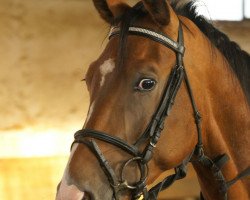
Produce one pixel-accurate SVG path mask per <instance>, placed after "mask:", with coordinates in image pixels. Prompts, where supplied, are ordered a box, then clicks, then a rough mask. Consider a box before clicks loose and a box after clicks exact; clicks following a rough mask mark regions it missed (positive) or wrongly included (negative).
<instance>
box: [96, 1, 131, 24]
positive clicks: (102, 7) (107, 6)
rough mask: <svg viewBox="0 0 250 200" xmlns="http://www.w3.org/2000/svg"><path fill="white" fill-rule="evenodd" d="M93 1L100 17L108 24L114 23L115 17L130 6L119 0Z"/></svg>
mask: <svg viewBox="0 0 250 200" xmlns="http://www.w3.org/2000/svg"><path fill="white" fill-rule="evenodd" d="M93 3H94V6H95V8H96V10H97V11H98V12H99V14H100V16H101V18H102V19H104V20H105V21H106V22H108V23H109V24H112V23H114V20H115V19H116V18H117V17H119V16H121V15H123V14H124V12H125V11H126V10H128V9H129V8H130V6H129V5H127V4H126V3H124V2H122V1H120V0H93Z"/></svg>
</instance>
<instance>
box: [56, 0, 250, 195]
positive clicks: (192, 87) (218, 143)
mask: <svg viewBox="0 0 250 200" xmlns="http://www.w3.org/2000/svg"><path fill="white" fill-rule="evenodd" d="M93 3H94V5H95V8H96V9H97V11H98V12H99V14H100V16H101V18H102V19H103V20H104V21H105V22H107V23H108V24H109V25H110V26H111V31H110V34H109V41H108V43H107V45H106V47H105V49H104V51H103V52H102V54H101V55H100V56H99V57H98V58H97V60H95V61H94V62H93V63H92V64H91V65H90V66H89V68H88V71H87V74H86V78H85V82H86V85H87V88H88V91H89V94H90V106H89V110H88V115H87V118H86V121H85V123H84V127H83V129H81V130H79V131H77V132H76V134H75V139H74V142H73V144H72V147H71V154H70V157H69V161H68V164H67V166H66V169H65V172H64V175H63V177H62V180H61V182H60V183H59V185H58V188H57V195H56V199H57V200H69V199H71V200H78V199H94V200H110V199H117V200H118V199H121V200H123V199H145V200H151V199H157V196H158V194H159V192H160V191H162V190H163V189H165V188H167V187H169V186H170V185H171V184H172V183H173V182H174V181H176V180H179V179H182V178H184V177H185V175H186V173H187V170H186V166H187V164H188V163H191V164H192V166H193V167H194V169H195V172H196V174H197V177H198V181H199V184H200V188H201V196H200V198H201V199H206V200H221V199H223V200H226V199H229V200H233V199H237V200H247V199H250V179H249V174H250V168H249V166H250V156H249V155H250V148H249V147H250V109H249V105H250V56H249V54H248V53H247V52H245V51H243V50H241V49H240V47H239V45H237V44H236V43H235V42H232V41H231V40H230V39H229V38H228V37H227V35H226V34H224V33H222V32H221V31H219V30H218V29H217V28H215V27H214V26H213V25H212V23H210V22H209V21H208V20H206V19H205V18H204V17H203V16H200V15H199V14H197V12H196V4H195V1H192V0H187V1H177V0H169V1H165V0H154V1H153V0H142V1H139V2H138V3H137V4H135V5H134V6H130V5H128V4H127V3H126V2H124V1H117V0H106V1H105V0H93ZM169 169H174V170H175V173H174V174H172V175H169V176H167V177H166V178H165V179H164V180H163V181H162V182H160V183H157V184H156V185H155V186H153V187H152V188H149V185H150V184H152V183H153V182H154V181H155V180H156V178H157V177H159V176H160V175H161V174H162V173H164V172H165V171H167V170H169Z"/></svg>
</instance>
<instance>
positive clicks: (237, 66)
mask: <svg viewBox="0 0 250 200" xmlns="http://www.w3.org/2000/svg"><path fill="white" fill-rule="evenodd" d="M171 6H172V7H173V9H174V10H175V12H176V13H177V14H179V15H182V16H185V17H187V18H189V19H190V20H191V21H193V22H194V23H195V24H196V25H197V26H198V27H199V29H200V30H201V31H202V32H203V33H204V34H205V35H206V36H207V37H208V38H209V40H210V41H211V43H212V44H213V45H214V46H215V47H216V48H217V49H219V50H220V52H221V53H222V54H223V55H224V56H225V58H226V59H227V61H228V63H229V64H230V67H231V68H232V70H233V71H234V73H235V74H236V76H237V77H238V79H239V81H240V83H241V86H242V88H243V90H244V92H245V95H246V97H247V100H248V103H249V104H250V55H249V54H248V53H247V52H246V51H244V50H242V49H241V48H240V46H239V45H238V44H237V43H235V42H233V41H231V40H230V39H229V38H228V36H227V35H226V34H224V33H222V32H221V31H219V30H218V29H217V28H215V27H214V26H213V25H212V24H211V23H210V22H209V21H208V20H207V19H205V17H203V16H200V15H198V14H197V12H196V10H197V6H195V1H189V2H188V3H187V4H185V5H182V6H181V7H178V1H173V2H172V3H171Z"/></svg>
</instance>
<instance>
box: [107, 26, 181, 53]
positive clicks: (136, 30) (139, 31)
mask: <svg viewBox="0 0 250 200" xmlns="http://www.w3.org/2000/svg"><path fill="white" fill-rule="evenodd" d="M120 31H121V29H120V27H117V26H114V27H111V29H110V33H109V39H111V37H113V36H115V35H118V34H119V33H120ZM128 31H129V33H130V35H139V36H143V37H145V36H146V37H148V38H150V39H151V40H154V41H156V42H159V43H161V44H163V45H164V46H166V47H168V48H171V49H172V50H174V51H176V52H178V53H180V54H182V55H183V54H184V51H185V48H184V46H183V45H182V44H179V43H178V42H175V41H174V40H172V39H170V38H169V37H168V36H167V35H165V34H163V33H158V32H155V31H152V30H149V29H145V28H141V27H135V26H131V27H129V29H128Z"/></svg>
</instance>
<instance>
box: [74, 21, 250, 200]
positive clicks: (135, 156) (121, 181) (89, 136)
mask: <svg viewBox="0 0 250 200" xmlns="http://www.w3.org/2000/svg"><path fill="white" fill-rule="evenodd" d="M128 33H129V34H130V35H138V36H142V37H146V38H149V39H151V40H154V41H156V42H159V43H161V44H162V45H164V46H166V47H167V48H170V49H172V50H173V51H174V52H175V53H176V65H175V66H174V67H173V68H172V70H171V72H170V75H169V77H168V80H167V83H166V86H165V89H164V91H163V95H162V97H161V100H160V103H159V105H158V107H157V109H156V111H155V113H154V115H153V117H152V119H151V121H150V123H149V124H148V126H147V128H146V130H145V132H144V133H143V134H142V135H141V136H140V138H139V139H138V140H137V141H136V142H135V143H134V144H133V145H131V144H128V143H127V142H126V141H124V140H121V139H120V138H118V137H115V136H111V135H109V134H106V133H104V132H100V131H96V130H91V129H82V130H79V131H77V132H76V133H75V140H74V142H73V144H74V143H82V144H84V145H86V146H87V147H88V148H89V149H90V150H91V151H92V153H93V154H94V155H95V156H96V158H97V159H98V161H99V164H100V166H101V168H102V170H103V171H104V173H105V174H106V176H107V178H108V181H109V183H110V186H111V188H112V190H113V199H119V197H118V196H119V195H118V193H119V192H120V191H122V190H131V191H132V199H134V200H137V199H145V200H154V199H157V196H158V193H159V192H160V191H162V190H164V189H166V188H168V187H169V186H170V185H171V184H172V183H173V182H174V181H176V180H179V179H182V178H184V177H185V176H186V174H187V168H186V166H187V164H188V163H189V162H190V161H191V162H199V163H201V164H202V165H204V166H206V167H208V168H210V169H211V170H212V172H213V175H214V178H216V180H217V181H218V183H219V185H220V192H221V194H222V195H223V196H224V199H225V200H226V199H227V189H228V187H230V186H231V185H232V184H233V183H234V182H236V181H237V180H238V179H240V178H242V177H243V176H247V175H249V174H250V168H248V169H246V170H245V171H243V173H241V174H239V175H238V176H237V177H236V178H235V179H233V180H232V181H229V182H226V181H225V178H224V176H223V174H222V172H221V167H222V166H223V165H224V163H225V162H226V161H227V160H228V159H229V158H228V156H227V155H226V154H223V155H220V156H218V157H216V158H215V159H214V160H212V159H210V158H208V157H207V156H205V155H204V150H203V144H202V133H201V115H200V113H199V111H198V109H197V106H196V103H195V100H194V96H193V92H192V89H191V86H190V83H189V79H188V76H187V73H186V71H185V68H184V63H183V57H184V52H185V48H184V38H183V30H182V24H181V22H180V23H179V30H178V41H177V42H175V41H174V40H172V39H171V38H169V37H168V36H167V35H165V34H162V33H158V32H155V31H153V30H149V29H146V28H141V27H134V26H132V27H129V30H128ZM119 34H120V28H119V27H113V28H112V29H111V31H110V35H109V38H112V37H115V36H117V35H119ZM183 80H184V81H185V84H186V88H187V92H188V95H189V98H190V102H191V104H192V108H193V112H194V119H195V124H196V128H197V134H198V142H197V144H196V146H195V148H194V149H193V150H192V152H190V154H189V155H188V156H187V157H186V158H185V159H184V160H183V161H182V163H181V164H180V165H179V166H177V167H175V173H174V174H172V175H170V176H167V177H166V178H165V179H164V180H163V181H162V182H160V183H158V184H157V185H155V186H154V187H153V188H151V189H150V190H149V191H148V190H147V187H146V180H147V177H148V162H149V161H150V160H151V158H152V155H153V151H154V148H155V147H156V144H157V142H158V140H159V139H160V136H161V132H162V130H163V129H164V122H165V120H166V117H168V116H169V114H170V111H171V108H172V106H173V105H174V101H175V97H176V94H177V92H178V90H179V88H180V86H181V83H182V82H183ZM95 139H97V140H101V141H103V142H106V143H109V144H111V145H114V146H116V147H118V148H120V149H122V150H123V151H125V152H127V153H128V154H130V155H131V156H132V158H131V159H129V160H128V161H126V162H125V163H124V164H123V166H122V168H121V172H120V177H117V176H116V174H115V172H114V170H113V169H112V167H111V166H110V164H109V162H108V161H107V160H106V158H105V157H104V155H103V154H102V152H101V150H100V148H99V147H98V145H97V143H96V142H95ZM142 143H144V144H145V143H146V147H145V148H144V150H143V151H142V152H141V151H139V146H140V145H141V144H142ZM194 157H195V159H194ZM191 159H192V160H191ZM131 163H136V164H137V165H138V168H139V169H140V173H141V177H140V180H139V181H138V182H137V183H136V184H134V185H131V184H129V183H128V181H127V180H126V179H125V177H124V171H125V169H126V168H127V167H128V166H129V165H130V164H131ZM201 198H203V197H202V195H201Z"/></svg>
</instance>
